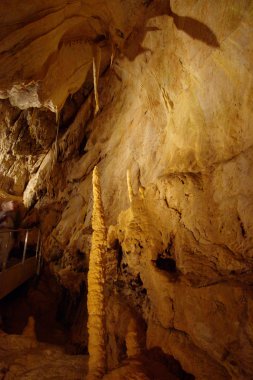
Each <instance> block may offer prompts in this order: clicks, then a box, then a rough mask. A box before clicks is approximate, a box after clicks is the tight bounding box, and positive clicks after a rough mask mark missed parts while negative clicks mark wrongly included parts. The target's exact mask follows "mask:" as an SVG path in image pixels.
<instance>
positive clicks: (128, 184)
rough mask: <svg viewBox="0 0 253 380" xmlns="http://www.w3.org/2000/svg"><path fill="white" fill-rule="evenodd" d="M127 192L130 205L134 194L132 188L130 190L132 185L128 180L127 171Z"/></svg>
mask: <svg viewBox="0 0 253 380" xmlns="http://www.w3.org/2000/svg"><path fill="white" fill-rule="evenodd" d="M127 190H128V197H129V201H130V203H132V201H133V196H134V193H133V188H132V184H131V178H130V172H129V170H127Z"/></svg>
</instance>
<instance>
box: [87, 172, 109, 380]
mask: <svg viewBox="0 0 253 380" xmlns="http://www.w3.org/2000/svg"><path fill="white" fill-rule="evenodd" d="M92 185H93V214H92V228H93V234H92V242H91V251H90V261H89V272H88V300H87V302H88V333H89V342H88V349H89V355H90V357H89V373H88V377H87V378H88V379H89V380H91V379H99V378H101V377H102V376H103V374H104V373H105V369H106V349H105V304H104V285H105V268H104V256H105V253H106V228H105V223H104V211H103V204H102V199H101V188H100V179H99V172H98V169H97V167H95V168H94V171H93V177H92Z"/></svg>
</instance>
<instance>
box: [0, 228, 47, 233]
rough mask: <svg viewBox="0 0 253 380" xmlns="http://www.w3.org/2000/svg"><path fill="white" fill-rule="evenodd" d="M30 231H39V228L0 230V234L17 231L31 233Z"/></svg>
mask: <svg viewBox="0 0 253 380" xmlns="http://www.w3.org/2000/svg"><path fill="white" fill-rule="evenodd" d="M32 230H39V231H40V228H39V227H27V228H25V227H22V228H0V234H1V233H5V232H19V231H32Z"/></svg>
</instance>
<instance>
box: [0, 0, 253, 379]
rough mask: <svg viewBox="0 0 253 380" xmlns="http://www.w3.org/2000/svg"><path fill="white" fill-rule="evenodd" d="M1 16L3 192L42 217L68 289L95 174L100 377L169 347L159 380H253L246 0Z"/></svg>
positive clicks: (17, 8) (45, 247)
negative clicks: (101, 233) (101, 277)
mask: <svg viewBox="0 0 253 380" xmlns="http://www.w3.org/2000/svg"><path fill="white" fill-rule="evenodd" d="M0 19H1V23H0V24H1V26H0V41H1V42H0V97H1V99H2V100H1V103H0V123H1V128H0V160H1V166H0V188H1V192H0V196H2V194H3V195H4V196H5V198H6V197H11V196H18V197H23V201H24V204H25V206H26V207H27V208H29V210H30V212H31V213H33V212H34V213H35V212H38V214H39V217H40V225H41V231H42V253H43V257H44V259H45V263H46V265H47V266H48V267H49V269H50V271H51V273H52V276H55V277H56V278H57V281H58V282H59V284H60V285H61V286H63V287H65V288H66V289H68V291H69V292H70V294H72V295H73V297H74V296H76V295H77V294H79V292H80V290H81V289H82V287H85V289H87V287H86V285H87V272H88V267H89V253H90V249H91V236H92V231H93V230H92V225H91V216H92V205H93V196H92V171H93V169H94V167H95V166H97V167H98V169H99V172H100V181H101V195H102V201H103V205H104V213H105V219H104V221H105V226H106V230H107V231H108V232H107V236H106V238H107V249H106V259H105V272H106V273H105V277H106V282H105V309H104V311H105V315H106V321H105V324H106V342H107V346H106V363H107V370H108V371H112V372H111V373H109V374H107V375H106V376H107V377H106V378H110V377H108V376H111V378H112V379H114V378H120V379H123V378H127V379H130V378H132V377H131V376H134V373H135V374H136V377H133V378H140V379H142V378H143V379H146V378H152V376H154V372H153V371H154V368H158V367H159V363H160V364H161V360H162V361H163V360H165V362H166V363H167V364H168V363H169V362H170V361H171V360H175V361H176V362H177V365H178V366H179V367H180V371H181V372H180V371H174V372H173V371H172V372H171V370H170V367H169V365H168V366H167V364H166V366H165V367H166V368H167V370H168V377H164V376H165V375H164V372H161V373H162V375H161V378H163V379H165V378H168V379H169V378H173V376H176V377H177V378H187V377H183V376H188V378H189V379H193V378H196V379H198V380H207V379H208V380H210V379H215V380H224V379H234V380H235V379H236V380H238V379H240V380H244V379H245V380H247V379H248V380H250V379H252V377H253V318H252V312H253V292H252V284H253V273H252V269H253V103H252V99H253V77H252V67H253V1H252V0H241V1H238V0H220V1H219V2H214V1H211V0H183V1H176V0H170V1H169V0H145V1H144V0H138V1H136V0H126V1H120V0H113V1H111V0H110V1H109V0H108V1H103V2H101V1H98V0H92V1H91V0H90V1H81V0H76V1H65V0H57V1H56V0H54V1H53V0H47V1H43V2H41V1H27V2H26V3H25V5H24V4H23V3H22V4H21V3H20V2H18V1H17V0H11V1H8V2H7V1H2V2H1V4H0ZM94 85H95V86H94ZM6 194H7V195H6ZM35 210H36V211H35ZM76 320H77V321H78V323H77V324H76V325H75V328H76V331H81V332H82V334H83V336H85V337H86V335H87V331H86V327H85V328H83V327H81V324H82V320H80V318H79V319H78V318H77V319H76ZM83 323H84V324H85V325H86V324H87V318H86V317H85V318H83ZM73 334H74V333H73ZM74 335H75V334H74ZM76 335H78V334H76ZM85 339H86V338H85ZM129 342H130V343H129ZM131 342H132V343H131ZM86 344H87V342H86ZM129 344H130V346H129ZM152 350H155V352H158V353H159V355H157V356H156V357H155V356H153V359H152V354H150V352H151V353H154V351H152ZM131 352H132V353H133V352H134V355H133V356H132V355H131ZM148 355H151V356H148ZM147 358H150V359H149V364H152V360H153V362H154V367H153V368H152V366H151V368H149V367H148V366H147ZM161 358H162V359H161ZM164 358H165V359H164ZM157 363H158V364H157ZM163 363H164V361H163ZM157 365H158V367H157ZM179 367H178V368H179ZM159 368H162V367H159ZM166 368H165V370H166ZM163 370H164V367H163V369H162V370H161V371H163ZM115 371H116V372H115ZM157 373H158V369H157ZM169 374H171V375H169ZM113 376H114V377H113ZM124 376H125V377H124ZM159 376H160V375H159ZM166 376H167V375H166ZM169 376H171V377H169ZM157 378H160V377H158V375H157Z"/></svg>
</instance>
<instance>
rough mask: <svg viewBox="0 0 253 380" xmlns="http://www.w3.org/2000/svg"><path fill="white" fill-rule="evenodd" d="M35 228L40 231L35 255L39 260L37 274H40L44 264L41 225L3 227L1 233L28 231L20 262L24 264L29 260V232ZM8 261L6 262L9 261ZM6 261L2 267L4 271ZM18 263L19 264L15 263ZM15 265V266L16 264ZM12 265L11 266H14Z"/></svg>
mask: <svg viewBox="0 0 253 380" xmlns="http://www.w3.org/2000/svg"><path fill="white" fill-rule="evenodd" d="M34 230H37V231H38V236H37V242H36V250H35V255H34V256H35V257H36V261H37V269H36V274H37V275H39V274H40V269H41V265H42V257H41V231H40V228H39V227H29V228H25V227H21V228H5V229H4V228H2V229H0V234H1V233H11V232H21V231H25V232H26V235H25V242H24V248H23V254H22V258H21V259H20V262H21V263H22V264H24V263H25V261H26V260H27V258H26V251H27V245H28V237H29V232H30V231H34ZM7 261H8V257H7ZM7 261H6V262H7ZM6 262H5V265H4V267H3V269H2V271H3V270H4V271H6V270H7V268H6ZM15 265H17V264H15ZM15 265H13V266H15ZM13 266H11V267H13Z"/></svg>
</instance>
